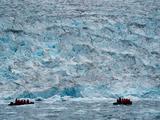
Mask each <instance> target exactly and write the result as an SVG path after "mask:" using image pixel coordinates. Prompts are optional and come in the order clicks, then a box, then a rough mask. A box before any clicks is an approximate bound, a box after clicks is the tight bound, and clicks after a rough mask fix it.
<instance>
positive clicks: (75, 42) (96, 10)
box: [0, 0, 160, 99]
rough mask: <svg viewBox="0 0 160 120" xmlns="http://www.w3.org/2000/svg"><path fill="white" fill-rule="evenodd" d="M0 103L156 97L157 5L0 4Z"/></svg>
mask: <svg viewBox="0 0 160 120" xmlns="http://www.w3.org/2000/svg"><path fill="white" fill-rule="evenodd" d="M0 91H1V92H0V98H1V99H8V98H15V97H30V98H35V97H44V98H49V97H51V96H54V95H60V96H65V95H67V96H72V97H117V96H136V97H140V98H143V97H145V98H160V1H159V0H14V1H12V0H0Z"/></svg>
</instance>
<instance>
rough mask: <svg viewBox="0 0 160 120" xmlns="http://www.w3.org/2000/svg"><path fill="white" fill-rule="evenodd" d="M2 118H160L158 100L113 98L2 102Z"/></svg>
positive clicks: (28, 119) (25, 119)
mask: <svg viewBox="0 0 160 120" xmlns="http://www.w3.org/2000/svg"><path fill="white" fill-rule="evenodd" d="M0 120H160V102H159V101H136V102H134V103H133V105H132V106H114V105H112V101H103V102H102V101H101V102H91V101H64V102H62V101H56V102H48V103H47V102H36V103H35V104H34V105H24V106H13V107H11V106H7V105H6V104H1V105H0Z"/></svg>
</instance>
